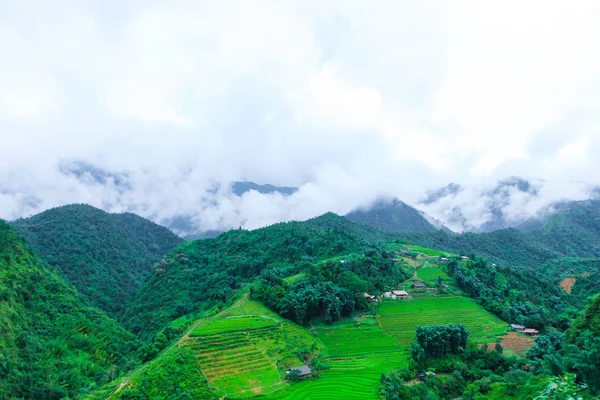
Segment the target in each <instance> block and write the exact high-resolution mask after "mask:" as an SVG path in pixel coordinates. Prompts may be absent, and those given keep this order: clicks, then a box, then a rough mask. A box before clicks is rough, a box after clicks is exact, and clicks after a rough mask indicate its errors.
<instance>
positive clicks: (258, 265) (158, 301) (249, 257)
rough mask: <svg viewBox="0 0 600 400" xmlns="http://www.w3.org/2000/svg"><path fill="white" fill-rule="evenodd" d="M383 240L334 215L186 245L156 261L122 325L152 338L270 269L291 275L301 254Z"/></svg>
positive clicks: (325, 253) (326, 253) (313, 255)
mask: <svg viewBox="0 0 600 400" xmlns="http://www.w3.org/2000/svg"><path fill="white" fill-rule="evenodd" d="M381 238H382V234H381V233H380V232H379V231H377V230H376V229H373V228H371V227H367V226H362V225H357V224H354V223H352V222H350V221H348V220H345V219H344V218H342V217H340V216H337V215H335V214H331V213H330V214H325V215H323V216H321V217H318V218H314V219H312V220H308V221H305V222H290V223H281V224H276V225H272V226H269V227H266V228H262V229H257V230H254V231H244V230H233V231H229V232H227V233H224V234H222V235H221V236H219V237H218V238H215V239H205V240H198V241H194V242H188V243H184V244H183V245H181V246H179V247H178V248H177V249H176V250H175V251H173V252H172V253H171V254H169V255H168V256H166V257H165V258H164V259H163V260H162V261H161V262H160V263H158V264H157V265H156V267H155V269H154V271H153V273H152V276H151V277H150V278H149V279H148V280H147V281H146V282H145V284H144V285H143V287H142V288H141V289H140V291H139V293H138V294H137V295H136V296H135V298H134V299H133V301H132V302H131V304H130V306H129V307H128V308H127V311H126V313H125V318H124V323H125V324H126V326H128V327H129V328H130V329H131V330H132V331H133V332H135V333H140V334H141V335H142V336H144V337H151V336H152V335H153V333H155V332H156V331H157V330H158V329H160V328H161V327H163V326H164V324H165V323H166V322H168V321H170V320H173V319H176V318H178V317H180V316H182V315H185V314H189V313H191V312H195V311H198V310H204V309H208V308H210V307H214V306H222V305H223V304H226V303H227V302H229V301H230V299H231V296H232V294H233V291H234V290H235V289H239V288H240V287H242V286H243V285H245V284H247V283H249V282H252V281H253V280H254V278H256V277H257V276H258V275H259V274H260V273H261V271H263V270H264V269H266V268H270V267H281V268H284V269H285V270H286V271H288V272H289V274H290V275H291V274H292V273H293V271H295V268H296V267H297V266H298V265H299V263H301V262H302V260H303V257H308V259H311V260H312V259H318V258H322V257H331V256H334V255H338V254H347V253H352V252H363V249H364V248H365V247H368V246H369V245H370V244H375V243H377V241H378V240H381Z"/></svg>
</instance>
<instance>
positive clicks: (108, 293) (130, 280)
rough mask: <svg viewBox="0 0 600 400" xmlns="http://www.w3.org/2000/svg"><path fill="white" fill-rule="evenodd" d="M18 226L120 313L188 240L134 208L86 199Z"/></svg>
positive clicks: (97, 299)
mask: <svg viewBox="0 0 600 400" xmlns="http://www.w3.org/2000/svg"><path fill="white" fill-rule="evenodd" d="M12 224H13V226H14V227H15V229H16V230H17V231H18V232H19V233H20V234H21V235H22V236H23V237H24V238H25V240H26V241H27V243H28V244H29V246H31V248H32V249H33V250H34V251H35V252H36V254H38V255H39V256H41V257H42V258H43V259H45V260H46V261H47V262H48V263H49V264H50V265H51V266H53V267H54V268H55V269H56V271H58V272H60V273H61V274H62V275H63V276H64V277H66V278H67V279H68V280H69V281H70V282H72V283H73V284H74V285H75V287H76V288H77V290H78V291H79V292H80V293H81V294H83V295H84V296H85V297H87V298H88V299H89V300H90V302H91V304H93V305H95V306H97V307H99V308H101V309H102V310H104V311H106V312H107V313H108V314H109V315H111V316H115V317H116V316H119V315H120V313H121V312H122V311H123V309H124V307H125V305H126V304H127V303H128V302H129V300H130V299H131V297H132V296H133V294H135V292H136V291H137V290H138V288H139V286H140V284H141V282H142V281H143V280H144V279H145V278H146V277H148V275H149V274H150V271H151V268H152V265H154V264H155V263H156V262H158V261H159V260H160V259H161V257H162V256H163V255H165V254H166V253H167V252H169V251H170V250H171V249H173V248H174V247H175V246H177V245H178V244H180V243H182V242H183V240H182V239H181V238H179V237H178V236H176V235H175V234H174V233H172V232H171V231H169V230H168V229H167V228H164V227H162V226H160V225H157V224H155V223H153V222H151V221H148V220H146V219H144V218H142V217H139V216H137V215H135V214H131V213H123V214H109V213H106V212H104V211H102V210H99V209H97V208H94V207H92V206H89V205H85V204H73V205H67V206H62V207H57V208H53V209H50V210H47V211H44V212H42V213H40V214H37V215H35V216H33V217H30V218H25V219H19V220H16V221H14V222H13V223H12Z"/></svg>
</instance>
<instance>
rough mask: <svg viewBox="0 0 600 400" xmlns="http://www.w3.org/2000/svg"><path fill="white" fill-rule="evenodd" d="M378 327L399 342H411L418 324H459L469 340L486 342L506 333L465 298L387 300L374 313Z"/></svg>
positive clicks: (498, 321)
mask: <svg viewBox="0 0 600 400" xmlns="http://www.w3.org/2000/svg"><path fill="white" fill-rule="evenodd" d="M377 319H378V320H379V323H380V324H381V327H382V328H383V329H384V330H385V331H386V332H388V333H390V334H391V335H393V336H394V337H396V338H397V339H398V340H399V341H400V342H401V343H406V344H408V343H410V342H411V341H414V340H415V328H416V327H417V326H418V325H430V324H433V323H438V324H445V323H461V322H462V323H463V324H465V325H466V326H467V329H469V331H470V332H471V335H470V337H469V338H470V339H471V340H477V339H481V340H484V339H485V340H489V339H493V338H496V337H499V336H501V335H502V334H504V333H505V332H506V323H505V322H503V321H502V320H501V319H499V318H498V317H496V316H495V315H493V314H491V313H489V312H488V311H486V310H485V309H483V308H482V307H481V306H479V305H478V304H476V303H474V302H473V301H472V300H470V299H467V298H465V297H455V296H449V297H435V298H428V299H420V300H413V301H387V302H384V303H382V304H381V306H380V307H379V310H378V312H377Z"/></svg>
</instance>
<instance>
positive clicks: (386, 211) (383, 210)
mask: <svg viewBox="0 0 600 400" xmlns="http://www.w3.org/2000/svg"><path fill="white" fill-rule="evenodd" d="M345 217H346V218H347V219H349V220H350V221H353V222H357V223H361V224H365V225H370V226H373V227H375V228H378V229H383V230H386V231H391V232H435V231H437V229H438V228H436V226H434V225H433V224H432V223H431V222H429V221H428V220H427V218H425V216H424V215H423V213H421V212H420V211H418V210H416V209H415V208H413V207H411V206H409V205H408V204H406V203H404V202H402V201H400V200H398V199H392V200H385V199H378V200H376V201H375V202H374V203H373V204H371V205H370V206H369V207H367V208H358V209H356V210H353V211H351V212H349V213H348V214H346V215H345Z"/></svg>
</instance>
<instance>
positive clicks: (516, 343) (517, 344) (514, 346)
mask: <svg viewBox="0 0 600 400" xmlns="http://www.w3.org/2000/svg"><path fill="white" fill-rule="evenodd" d="M534 343H535V339H533V338H531V337H529V336H525V335H523V334H521V333H519V332H512V331H511V332H508V333H507V334H506V336H504V337H503V338H502V342H501V343H500V344H501V345H502V347H504V349H505V350H510V351H512V352H513V353H515V354H517V355H519V356H521V357H523V356H525V352H526V351H527V350H528V349H529V348H530V347H531V346H533V344H534Z"/></svg>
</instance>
